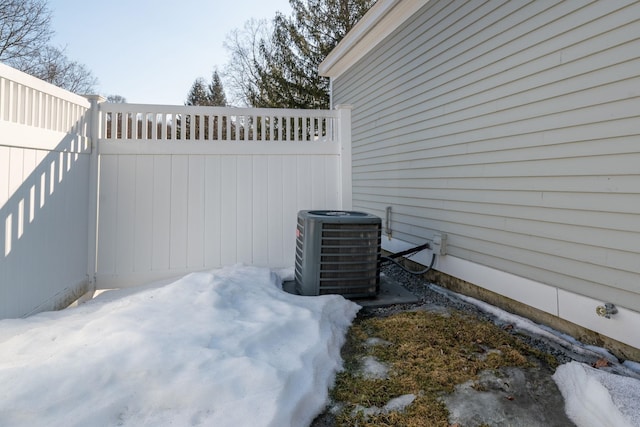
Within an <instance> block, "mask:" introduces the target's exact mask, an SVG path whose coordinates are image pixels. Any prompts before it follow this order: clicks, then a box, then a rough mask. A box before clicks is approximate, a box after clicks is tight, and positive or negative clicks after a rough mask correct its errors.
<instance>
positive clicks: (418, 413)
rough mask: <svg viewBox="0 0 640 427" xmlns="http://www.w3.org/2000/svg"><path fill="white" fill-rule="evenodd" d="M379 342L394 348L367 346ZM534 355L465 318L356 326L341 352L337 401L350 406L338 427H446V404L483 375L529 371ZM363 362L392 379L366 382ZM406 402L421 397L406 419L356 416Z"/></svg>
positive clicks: (395, 319) (427, 317)
mask: <svg viewBox="0 0 640 427" xmlns="http://www.w3.org/2000/svg"><path fill="white" fill-rule="evenodd" d="M373 337H377V338H381V339H383V340H385V341H388V342H390V343H391V345H378V346H367V345H365V341H366V340H367V339H368V338H373ZM531 355H536V356H539V352H537V351H536V350H534V349H532V348H530V347H528V346H527V345H526V344H524V343H522V342H521V341H519V340H518V339H516V338H514V337H513V336H511V335H510V334H509V333H507V332H505V331H504V330H502V329H500V328H499V327H497V326H496V325H494V324H492V323H489V322H485V321H479V320H478V319H477V318H475V317H470V316H467V315H464V314H461V313H453V314H451V315H450V316H443V315H441V314H436V313H430V312H426V311H416V312H404V313H398V314H395V315H392V316H389V317H384V318H368V319H357V320H356V321H355V322H354V324H353V326H352V327H351V329H350V331H349V334H348V339H347V344H346V345H345V347H344V348H343V357H344V359H345V370H344V371H343V372H342V373H340V374H339V375H338V377H337V379H336V384H335V387H334V388H333V390H332V397H333V399H334V400H335V401H336V402H342V403H344V407H343V410H342V411H341V413H340V414H339V415H338V416H337V425H338V426H354V425H358V426H363V427H364V426H394V427H401V426H406V427H417V426H445V427H446V426H448V425H449V424H448V420H447V418H448V413H447V409H446V407H445V406H444V404H443V403H442V402H441V401H440V400H439V397H440V396H442V395H443V394H444V393H451V392H452V391H453V390H454V387H455V385H457V384H461V383H464V382H466V381H468V380H472V379H476V378H477V377H476V376H477V374H478V373H479V372H480V371H483V370H485V369H497V368H499V367H506V366H530V365H531V362H530V361H529V360H530V356H531ZM365 356H373V357H375V358H376V359H378V360H379V361H381V362H383V363H385V364H387V365H388V366H389V367H390V372H389V376H388V378H387V379H367V378H364V377H363V376H362V375H361V374H360V373H359V371H358V366H359V361H360V360H361V359H362V358H363V357H365ZM404 394H414V395H416V396H417V398H416V400H415V401H414V402H413V403H412V404H411V405H409V406H408V407H407V408H406V410H405V411H404V412H390V413H387V414H379V415H375V416H369V417H365V416H363V414H362V412H359V413H358V412H356V411H354V409H355V408H356V405H361V406H364V407H372V406H377V407H383V406H384V405H385V404H386V403H387V402H388V401H389V400H390V399H392V398H395V397H398V396H401V395H404Z"/></svg>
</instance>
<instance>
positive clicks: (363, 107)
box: [333, 0, 640, 311]
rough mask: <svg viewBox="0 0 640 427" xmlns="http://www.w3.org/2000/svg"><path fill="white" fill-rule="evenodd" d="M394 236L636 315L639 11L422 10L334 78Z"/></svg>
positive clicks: (361, 205)
mask: <svg viewBox="0 0 640 427" xmlns="http://www.w3.org/2000/svg"><path fill="white" fill-rule="evenodd" d="M333 101H334V103H335V104H341V103H344V104H352V105H353V112H352V114H353V116H352V117H353V128H352V130H353V134H352V141H353V207H354V209H361V210H366V211H368V212H372V213H374V214H377V215H380V216H382V217H384V215H385V207H386V206H391V207H392V223H391V228H392V230H393V237H394V238H397V239H400V240H404V241H407V242H412V243H416V244H417V243H422V242H423V241H424V240H425V239H429V238H430V237H431V236H432V234H433V233H434V232H435V231H441V232H446V233H447V234H448V235H449V241H448V244H449V249H448V253H449V254H451V255H452V256H455V257H459V258H461V259H465V260H468V261H472V262H475V263H478V264H482V265H486V266H489V267H492V268H495V269H498V270H502V271H505V272H508V273H512V274H515V275H518V276H521V277H525V278H528V279H532V280H535V281H538V282H541V283H546V284H550V285H552V286H555V287H558V288H561V289H565V290H568V291H571V292H575V293H579V294H583V295H587V296H590V297H592V298H595V299H599V300H604V301H611V302H614V303H616V304H619V305H621V306H623V307H628V308H631V309H633V310H636V311H638V310H640V140H639V136H640V117H639V116H640V3H639V2H631V1H606V2H605V1H593V2H592V1H570V2H566V1H565V2H552V1H532V2H520V1H517V2H516V1H498V0H491V1H488V2H464V1H452V2H443V1H430V2H428V3H427V4H426V5H425V7H423V8H422V9H421V10H420V11H419V12H418V13H416V15H414V17H413V18H411V19H410V20H409V21H407V22H406V23H405V24H404V25H403V26H402V27H401V28H400V29H399V30H398V31H396V32H395V33H393V34H392V35H391V36H389V37H388V38H387V39H386V40H384V41H383V42H382V43H381V44H380V45H379V46H378V47H377V48H376V49H375V50H374V51H373V52H371V53H370V54H369V55H367V56H366V57H365V58H363V59H362V60H361V61H360V62H359V63H357V64H356V65H355V66H354V67H352V68H351V69H350V70H348V71H347V72H345V73H344V74H343V75H341V76H340V77H338V78H337V79H335V80H334V81H333Z"/></svg>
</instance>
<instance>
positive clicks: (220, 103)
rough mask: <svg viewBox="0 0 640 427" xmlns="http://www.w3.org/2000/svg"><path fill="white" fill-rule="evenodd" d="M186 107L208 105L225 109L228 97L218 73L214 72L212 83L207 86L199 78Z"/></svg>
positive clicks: (190, 92)
mask: <svg viewBox="0 0 640 427" xmlns="http://www.w3.org/2000/svg"><path fill="white" fill-rule="evenodd" d="M185 105H206V106H215V107H225V106H226V105H227V97H226V96H225V93H224V87H223V86H222V80H221V79H220V76H219V75H218V72H217V71H214V72H213V75H212V76H211V82H210V83H209V84H207V83H206V82H205V81H204V79H203V78H202V77H198V78H197V79H196V80H195V81H194V82H193V85H192V86H191V89H190V90H189V93H188V94H187V101H186V102H185Z"/></svg>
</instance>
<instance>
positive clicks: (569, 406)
mask: <svg viewBox="0 0 640 427" xmlns="http://www.w3.org/2000/svg"><path fill="white" fill-rule="evenodd" d="M553 379H554V381H555V382H556V384H558V388H559V389H560V392H561V393H562V396H563V397H564V400H565V412H566V414H567V415H568V416H569V418H570V419H571V421H573V422H574V423H576V425H577V426H578V427H610V426H616V427H634V426H636V427H637V426H640V410H639V409H638V402H640V381H639V380H637V379H635V378H630V377H624V376H622V375H616V374H611V373H609V372H605V371H600V370H598V369H595V368H592V367H591V366H589V365H586V364H584V363H579V362H570V363H566V364H564V365H561V366H559V367H558V369H557V370H556V373H555V374H554V375H553Z"/></svg>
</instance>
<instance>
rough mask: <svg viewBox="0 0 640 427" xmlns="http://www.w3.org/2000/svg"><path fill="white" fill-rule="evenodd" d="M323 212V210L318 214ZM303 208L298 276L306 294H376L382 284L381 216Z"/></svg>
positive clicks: (296, 269)
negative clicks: (326, 212) (306, 209)
mask: <svg viewBox="0 0 640 427" xmlns="http://www.w3.org/2000/svg"><path fill="white" fill-rule="evenodd" d="M319 212H320V214H318V213H319ZM322 212H324V211H311V212H310V211H301V212H300V213H299V215H298V228H297V233H296V234H297V239H296V267H295V279H296V287H297V288H298V291H299V292H300V293H301V294H303V295H322V294H335V293H338V294H342V295H344V296H348V297H365V296H373V295H375V294H377V292H378V288H379V284H380V268H379V264H380V236H381V231H382V230H381V221H380V218H378V217H375V216H373V215H369V214H364V213H362V212H353V213H352V212H336V213H333V214H330V215H329V214H322Z"/></svg>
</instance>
